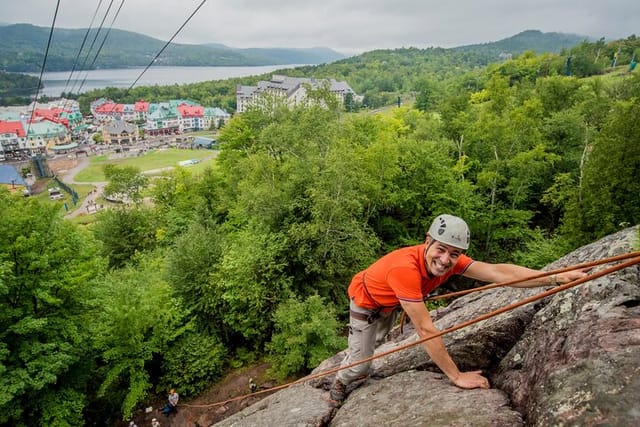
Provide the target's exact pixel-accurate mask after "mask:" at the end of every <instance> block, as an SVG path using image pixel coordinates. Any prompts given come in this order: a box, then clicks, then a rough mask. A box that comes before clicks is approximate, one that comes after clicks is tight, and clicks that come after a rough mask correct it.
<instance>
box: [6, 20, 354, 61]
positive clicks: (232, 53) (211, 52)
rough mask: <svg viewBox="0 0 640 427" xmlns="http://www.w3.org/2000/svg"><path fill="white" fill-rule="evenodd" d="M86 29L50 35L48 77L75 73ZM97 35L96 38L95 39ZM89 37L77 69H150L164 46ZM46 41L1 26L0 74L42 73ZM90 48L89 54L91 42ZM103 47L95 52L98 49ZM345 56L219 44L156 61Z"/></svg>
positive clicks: (40, 34) (123, 34)
mask: <svg viewBox="0 0 640 427" xmlns="http://www.w3.org/2000/svg"><path fill="white" fill-rule="evenodd" d="M86 33H87V30H86V29H63V28H57V29H56V30H55V31H54V34H53V38H52V41H51V47H50V50H49V55H48V57H47V67H46V71H67V70H71V69H72V68H73V64H74V61H75V60H76V56H77V55H78V51H79V49H80V47H81V46H82V40H83V39H84V37H85V34H86ZM96 34H97V36H96ZM106 34H107V32H106V30H103V31H100V32H98V30H96V29H91V30H90V31H89V34H88V37H87V41H86V43H85V46H84V49H83V50H82V52H81V54H80V56H79V64H77V65H76V68H78V69H96V68H130V67H144V66H147V65H148V64H149V61H151V60H152V59H153V58H154V57H155V56H156V54H157V53H158V52H159V51H160V49H162V47H163V46H164V45H165V43H166V42H165V41H162V40H158V39H154V38H152V37H148V36H145V35H142V34H138V33H134V32H131V31H124V30H118V29H112V30H111V31H109V33H108V37H107V38H106V40H105V39H104V37H105V35H106ZM48 37H49V28H45V27H37V26H34V25H29V24H15V25H8V26H0V39H1V40H2V41H3V43H2V44H1V45H0V69H1V70H4V71H12V72H37V71H40V67H41V66H42V61H43V59H44V52H45V50H46V46H47V41H48ZM94 39H95V43H94V48H93V49H91V51H89V47H90V46H91V44H92V42H93V40H94ZM103 40H105V42H104V46H103V47H102V49H101V50H100V52H99V55H96V53H97V52H98V47H99V46H100V45H101V44H102V42H103ZM343 57H344V55H342V54H340V53H338V52H335V51H333V50H331V49H328V48H309V49H284V48H276V49H258V48H256V49H233V48H229V47H226V46H224V45H219V44H209V45H206V44H203V45H189V44H171V45H170V46H169V47H168V48H167V49H166V50H165V51H164V52H163V53H162V55H161V56H160V57H159V58H158V59H157V61H156V64H158V65H165V66H173V65H180V66H249V65H250V66H255V65H284V64H319V63H324V62H330V61H335V60H337V59H340V58H343Z"/></svg>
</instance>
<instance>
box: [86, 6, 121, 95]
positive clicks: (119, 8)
mask: <svg viewBox="0 0 640 427" xmlns="http://www.w3.org/2000/svg"><path fill="white" fill-rule="evenodd" d="M112 1H113V0H112ZM123 4H124V0H122V1H121V2H120V6H119V7H118V10H117V11H116V14H115V15H114V16H113V19H112V20H111V25H109V29H108V30H107V34H105V35H104V38H103V39H102V43H100V47H98V50H97V52H96V54H95V55H94V57H93V61H91V65H90V66H89V68H90V69H93V66H94V65H95V63H96V59H98V55H100V52H102V48H103V47H104V43H105V42H106V41H107V38H108V37H109V33H111V29H112V28H113V24H114V23H115V22H116V19H117V18H118V15H119V14H120V10H121V9H122V5H123ZM87 77H89V71H87V74H85V76H84V79H83V80H82V83H81V84H80V87H79V88H78V92H80V90H81V89H82V87H83V86H84V82H86V81H87Z"/></svg>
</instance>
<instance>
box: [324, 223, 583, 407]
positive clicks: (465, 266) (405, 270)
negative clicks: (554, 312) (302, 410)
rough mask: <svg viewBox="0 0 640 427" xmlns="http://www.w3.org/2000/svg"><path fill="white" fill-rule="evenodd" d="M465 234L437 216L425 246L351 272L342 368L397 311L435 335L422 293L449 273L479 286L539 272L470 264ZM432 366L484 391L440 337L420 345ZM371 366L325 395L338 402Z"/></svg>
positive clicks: (341, 375) (423, 333) (341, 377)
mask: <svg viewBox="0 0 640 427" xmlns="http://www.w3.org/2000/svg"><path fill="white" fill-rule="evenodd" d="M469 243H470V231H469V227H468V226H467V224H466V222H465V221H464V220H463V219H462V218H459V217H456V216H453V215H446V214H445V215H440V216H438V217H437V218H435V219H434V221H433V223H432V224H431V226H430V227H429V231H428V233H427V237H426V240H425V243H423V244H420V245H416V246H410V247H405V248H400V249H397V250H395V251H393V252H391V253H389V254H387V255H385V256H383V257H382V258H380V259H379V260H378V261H376V262H374V263H373V264H372V265H371V266H370V267H369V268H367V269H366V270H364V271H361V272H359V273H357V274H356V275H355V276H354V277H353V280H352V281H351V284H350V285H349V289H348V294H349V299H350V306H349V312H350V319H349V349H348V353H347V356H346V357H345V359H344V360H343V363H342V366H347V365H351V364H353V363H355V362H358V361H360V360H363V359H367V358H369V357H371V356H372V355H373V353H374V350H375V347H376V346H377V345H378V344H380V343H381V342H382V340H383V339H384V337H385V336H386V334H387V333H388V332H389V330H390V329H391V327H392V326H393V324H394V322H395V320H396V317H397V314H398V313H399V311H400V309H403V310H404V311H405V312H406V314H407V315H408V316H409V318H410V319H411V322H412V323H413V325H414V326H415V328H416V331H417V333H418V335H419V337H420V338H421V339H424V338H427V337H429V336H433V335H434V334H437V333H438V332H439V331H438V329H436V327H435V326H434V324H433V321H432V320H431V315H430V314H429V310H428V309H427V307H426V306H425V304H424V300H425V298H427V296H428V294H429V293H430V292H431V291H433V290H434V289H436V288H437V287H438V286H440V285H442V284H443V283H445V282H446V281H447V280H448V279H449V278H450V277H451V276H453V275H461V276H464V277H468V278H471V279H475V280H479V281H483V282H506V281H511V280H517V279H525V278H527V277H530V276H533V275H535V274H537V273H539V271H537V270H532V269H529V268H526V267H521V266H518V265H514V264H490V263H486V262H480V261H474V260H473V259H471V258H470V257H468V256H467V255H465V251H466V250H467V249H468V248H469ZM586 274H587V273H586V272H585V271H584V270H575V271H569V272H565V273H561V274H556V275H552V276H548V277H541V278H538V279H534V280H528V281H525V282H521V283H518V284H517V285H513V286H515V287H537V286H550V285H558V284H562V283H568V282H571V281H573V280H576V279H579V278H582V277H584V276H585V275H586ZM422 345H423V347H424V349H425V350H426V352H427V353H428V354H429V356H430V357H431V359H432V360H433V362H434V363H435V364H436V365H437V366H438V367H439V368H440V369H441V370H442V372H444V374H445V375H447V377H448V378H449V379H450V380H451V382H453V384H455V385H456V386H458V387H460V388H464V389H472V388H489V380H488V379H487V378H486V377H484V376H483V375H482V372H481V371H468V372H461V371H460V370H459V369H458V367H457V366H456V364H455V362H454V361H453V359H452V358H451V356H450V355H449V353H448V352H447V349H446V348H445V346H444V342H443V340H442V338H440V337H437V338H434V339H431V340H428V341H425V342H423V343H422ZM370 366H371V362H366V363H362V364H359V365H356V366H353V367H351V368H347V369H342V370H340V371H339V372H338V373H337V374H336V379H335V380H334V383H333V385H332V387H331V390H330V392H329V396H330V399H331V400H332V401H333V402H334V403H337V404H339V403H340V402H342V401H343V400H344V399H345V398H346V395H347V386H348V385H349V384H351V383H352V382H354V381H355V380H357V379H361V378H364V377H366V376H367V375H368V373H369V368H370Z"/></svg>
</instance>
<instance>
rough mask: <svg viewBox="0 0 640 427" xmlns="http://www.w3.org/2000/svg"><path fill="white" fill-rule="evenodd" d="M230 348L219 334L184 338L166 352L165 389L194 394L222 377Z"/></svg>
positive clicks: (163, 366) (194, 335) (163, 385)
mask: <svg viewBox="0 0 640 427" xmlns="http://www.w3.org/2000/svg"><path fill="white" fill-rule="evenodd" d="M226 359H227V350H226V348H225V347H224V345H223V344H222V343H221V342H220V340H219V339H218V338H217V337H212V336H209V335H204V334H199V333H192V334H189V335H187V336H184V337H182V338H181V339H180V340H178V341H177V342H176V343H175V344H174V345H172V346H171V348H170V349H169V351H168V352H167V353H166V354H165V357H164V360H163V362H162V371H163V373H164V375H163V376H162V379H161V381H160V386H161V390H162V391H166V390H169V389H171V388H175V389H176V390H179V393H180V394H181V395H183V396H194V395H196V394H197V393H200V392H201V391H202V390H204V389H205V388H206V387H207V386H208V385H209V384H211V383H212V382H214V381H216V380H218V379H219V378H220V377H222V373H223V368H224V364H225V361H226Z"/></svg>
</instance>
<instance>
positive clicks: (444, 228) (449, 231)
mask: <svg viewBox="0 0 640 427" xmlns="http://www.w3.org/2000/svg"><path fill="white" fill-rule="evenodd" d="M427 234H428V235H429V236H431V238H432V239H434V240H437V241H438V242H442V243H444V244H446V245H450V246H453V247H456V248H459V249H462V250H465V251H466V250H467V249H469V241H470V240H471V232H470V231H469V226H468V225H467V223H466V222H464V220H463V219H462V218H459V217H457V216H453V215H447V214H443V215H439V216H437V217H436V219H434V220H433V222H432V223H431V227H429V231H428V232H427Z"/></svg>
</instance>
